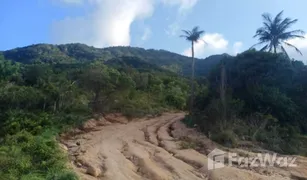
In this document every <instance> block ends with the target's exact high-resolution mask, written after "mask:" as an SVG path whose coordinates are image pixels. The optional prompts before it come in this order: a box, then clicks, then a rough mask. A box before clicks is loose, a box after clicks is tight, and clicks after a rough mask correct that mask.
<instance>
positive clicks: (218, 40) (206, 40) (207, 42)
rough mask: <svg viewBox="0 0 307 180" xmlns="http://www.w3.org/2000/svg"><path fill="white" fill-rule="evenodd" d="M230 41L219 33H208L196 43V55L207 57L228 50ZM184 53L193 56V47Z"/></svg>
mask: <svg viewBox="0 0 307 180" xmlns="http://www.w3.org/2000/svg"><path fill="white" fill-rule="evenodd" d="M228 44H229V42H228V41H227V40H226V39H225V38H224V37H223V35H222V34H219V33H207V34H205V35H203V36H202V37H201V39H200V40H199V41H198V42H197V43H196V44H195V45H194V52H195V57H206V56H209V55H212V54H219V53H224V52H226V51H228ZM237 45H238V43H237V44H236V46H237ZM183 55H186V56H191V55H192V52H191V48H187V49H186V50H184V52H183Z"/></svg>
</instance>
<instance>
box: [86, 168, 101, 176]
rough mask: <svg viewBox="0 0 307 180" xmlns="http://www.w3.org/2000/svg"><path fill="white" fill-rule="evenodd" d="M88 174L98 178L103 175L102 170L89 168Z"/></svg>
mask: <svg viewBox="0 0 307 180" xmlns="http://www.w3.org/2000/svg"><path fill="white" fill-rule="evenodd" d="M86 173H87V174H89V175H91V176H94V177H98V176H100V175H101V170H100V169H99V168H95V167H93V166H89V167H88V168H87V170H86Z"/></svg>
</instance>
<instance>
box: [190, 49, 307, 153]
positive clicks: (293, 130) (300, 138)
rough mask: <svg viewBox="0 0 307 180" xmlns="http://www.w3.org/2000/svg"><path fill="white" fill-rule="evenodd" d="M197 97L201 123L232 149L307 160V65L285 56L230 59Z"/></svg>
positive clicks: (258, 54) (252, 52)
mask: <svg viewBox="0 0 307 180" xmlns="http://www.w3.org/2000/svg"><path fill="white" fill-rule="evenodd" d="M208 87H209V88H208V90H207V91H206V92H205V93H204V92H201V93H199V94H198V96H197V97H196V100H197V101H196V103H195V109H196V110H195V112H194V114H195V116H196V118H193V121H192V122H190V123H196V124H198V125H199V128H200V129H201V130H202V131H204V132H206V133H207V135H208V136H209V137H211V138H212V139H213V140H216V141H217V142H219V143H222V144H224V145H228V146H234V147H236V146H238V145H239V142H240V141H253V142H255V144H258V145H259V146H262V147H265V148H268V149H271V150H274V151H277V152H281V153H290V154H303V155H307V148H306V142H307V138H306V134H307V111H306V109H307V101H306V97H307V66H306V65H304V64H303V63H302V62H301V61H292V60H290V59H289V58H287V57H286V56H284V55H283V54H273V53H268V52H259V51H255V50H249V51H246V52H244V53H242V54H239V55H237V56H236V57H225V58H224V59H223V60H222V62H221V63H220V65H219V66H217V67H216V68H215V69H213V70H212V72H211V73H210V76H209V77H208Z"/></svg>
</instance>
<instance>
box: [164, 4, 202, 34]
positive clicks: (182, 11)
mask: <svg viewBox="0 0 307 180" xmlns="http://www.w3.org/2000/svg"><path fill="white" fill-rule="evenodd" d="M162 1H163V3H164V4H166V5H172V6H174V5H179V8H178V13H177V15H176V19H175V20H174V21H173V22H172V23H171V24H169V25H168V27H167V29H166V30H165V32H166V34H167V35H169V36H176V35H178V32H179V31H180V27H181V24H182V23H183V21H184V20H185V19H186V16H187V13H188V12H189V10H191V9H192V8H193V7H194V6H195V5H196V4H197V2H198V0H162Z"/></svg>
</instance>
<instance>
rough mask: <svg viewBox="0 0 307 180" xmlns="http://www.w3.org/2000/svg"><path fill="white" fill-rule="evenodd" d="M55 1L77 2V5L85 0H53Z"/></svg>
mask: <svg viewBox="0 0 307 180" xmlns="http://www.w3.org/2000/svg"><path fill="white" fill-rule="evenodd" d="M53 1H54V2H56V1H57V2H61V3H65V4H76V5H81V4H82V3H83V2H84V0H53Z"/></svg>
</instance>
